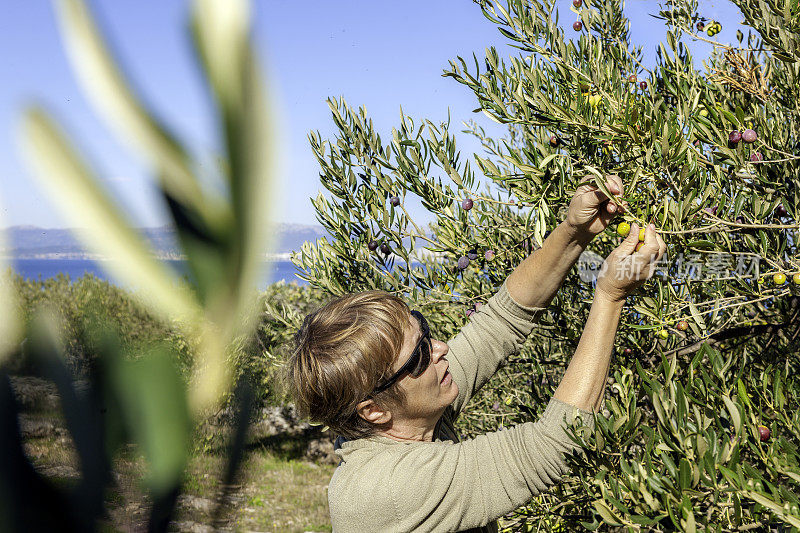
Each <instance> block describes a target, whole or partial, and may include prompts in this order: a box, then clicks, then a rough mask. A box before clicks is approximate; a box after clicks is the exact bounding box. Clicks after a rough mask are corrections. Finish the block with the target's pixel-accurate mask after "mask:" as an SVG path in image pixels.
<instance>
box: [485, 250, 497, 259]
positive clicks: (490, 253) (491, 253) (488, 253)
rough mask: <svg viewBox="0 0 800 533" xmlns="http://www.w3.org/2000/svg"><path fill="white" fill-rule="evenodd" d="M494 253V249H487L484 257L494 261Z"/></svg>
mask: <svg viewBox="0 0 800 533" xmlns="http://www.w3.org/2000/svg"><path fill="white" fill-rule="evenodd" d="M494 255H495V254H494V250H486V253H485V254H483V258H484V259H486V260H487V261H493V260H494Z"/></svg>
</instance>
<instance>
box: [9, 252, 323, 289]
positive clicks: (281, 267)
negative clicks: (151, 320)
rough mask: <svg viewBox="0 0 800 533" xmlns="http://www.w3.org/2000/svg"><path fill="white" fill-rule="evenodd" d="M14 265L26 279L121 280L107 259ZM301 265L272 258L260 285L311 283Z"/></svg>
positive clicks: (178, 264)
mask: <svg viewBox="0 0 800 533" xmlns="http://www.w3.org/2000/svg"><path fill="white" fill-rule="evenodd" d="M9 263H10V266H11V268H12V269H13V270H14V271H15V272H16V273H17V274H19V275H21V276H22V277H23V278H25V279H30V280H37V279H43V280H44V279H48V278H53V277H56V276H57V275H58V274H65V275H67V276H69V278H70V280H76V279H78V278H80V277H82V276H83V275H84V274H86V273H90V274H93V275H94V276H96V277H98V278H100V279H103V280H107V281H110V282H112V283H115V284H120V285H121V283H118V282H117V280H115V279H114V278H113V277H112V276H111V275H110V274H109V273H108V272H107V271H106V270H105V268H104V267H103V263H104V261H93V260H91V259H11V260H9ZM165 263H167V264H169V265H170V266H171V267H173V268H174V269H175V270H176V271H177V272H178V274H179V275H180V274H185V273H187V268H186V261H180V260H174V261H165ZM297 273H298V270H297V267H296V266H295V265H294V264H293V263H292V262H291V261H268V262H265V264H264V269H263V276H262V279H261V281H260V282H259V289H262V290H263V289H266V288H267V286H268V285H270V284H272V283H276V282H278V281H281V280H283V281H285V282H286V283H291V282H296V283H297V284H298V285H308V282H306V281H304V280H302V279H300V278H299V277H297Z"/></svg>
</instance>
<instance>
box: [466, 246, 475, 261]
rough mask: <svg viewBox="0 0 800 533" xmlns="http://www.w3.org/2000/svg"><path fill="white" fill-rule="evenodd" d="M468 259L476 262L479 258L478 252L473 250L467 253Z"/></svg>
mask: <svg viewBox="0 0 800 533" xmlns="http://www.w3.org/2000/svg"><path fill="white" fill-rule="evenodd" d="M467 257H468V258H469V260H470V261H474V260H476V259H477V258H478V250H476V249H475V248H473V249H472V250H470V251H469V252H467Z"/></svg>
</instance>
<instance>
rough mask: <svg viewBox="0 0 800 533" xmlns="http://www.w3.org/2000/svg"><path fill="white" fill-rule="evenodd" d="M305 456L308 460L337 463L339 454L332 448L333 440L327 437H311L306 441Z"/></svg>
mask: <svg viewBox="0 0 800 533" xmlns="http://www.w3.org/2000/svg"><path fill="white" fill-rule="evenodd" d="M306 458H307V459H308V460H309V461H317V462H320V463H327V464H339V456H338V455H336V452H335V451H334V449H333V440H332V439H331V438H329V437H321V438H319V439H312V440H310V441H309V442H308V450H307V451H306Z"/></svg>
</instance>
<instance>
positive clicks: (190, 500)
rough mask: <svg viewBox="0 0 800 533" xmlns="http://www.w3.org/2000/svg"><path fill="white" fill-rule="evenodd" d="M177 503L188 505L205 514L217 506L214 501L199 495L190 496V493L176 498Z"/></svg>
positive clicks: (211, 511)
mask: <svg viewBox="0 0 800 533" xmlns="http://www.w3.org/2000/svg"><path fill="white" fill-rule="evenodd" d="M178 505H181V506H183V507H189V508H191V509H195V510H197V511H200V512H203V513H206V514H211V513H213V512H214V508H215V507H216V506H217V504H216V503H214V501H212V500H209V499H208V498H201V497H199V496H192V495H190V494H184V495H183V496H181V497H180V498H178Z"/></svg>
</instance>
